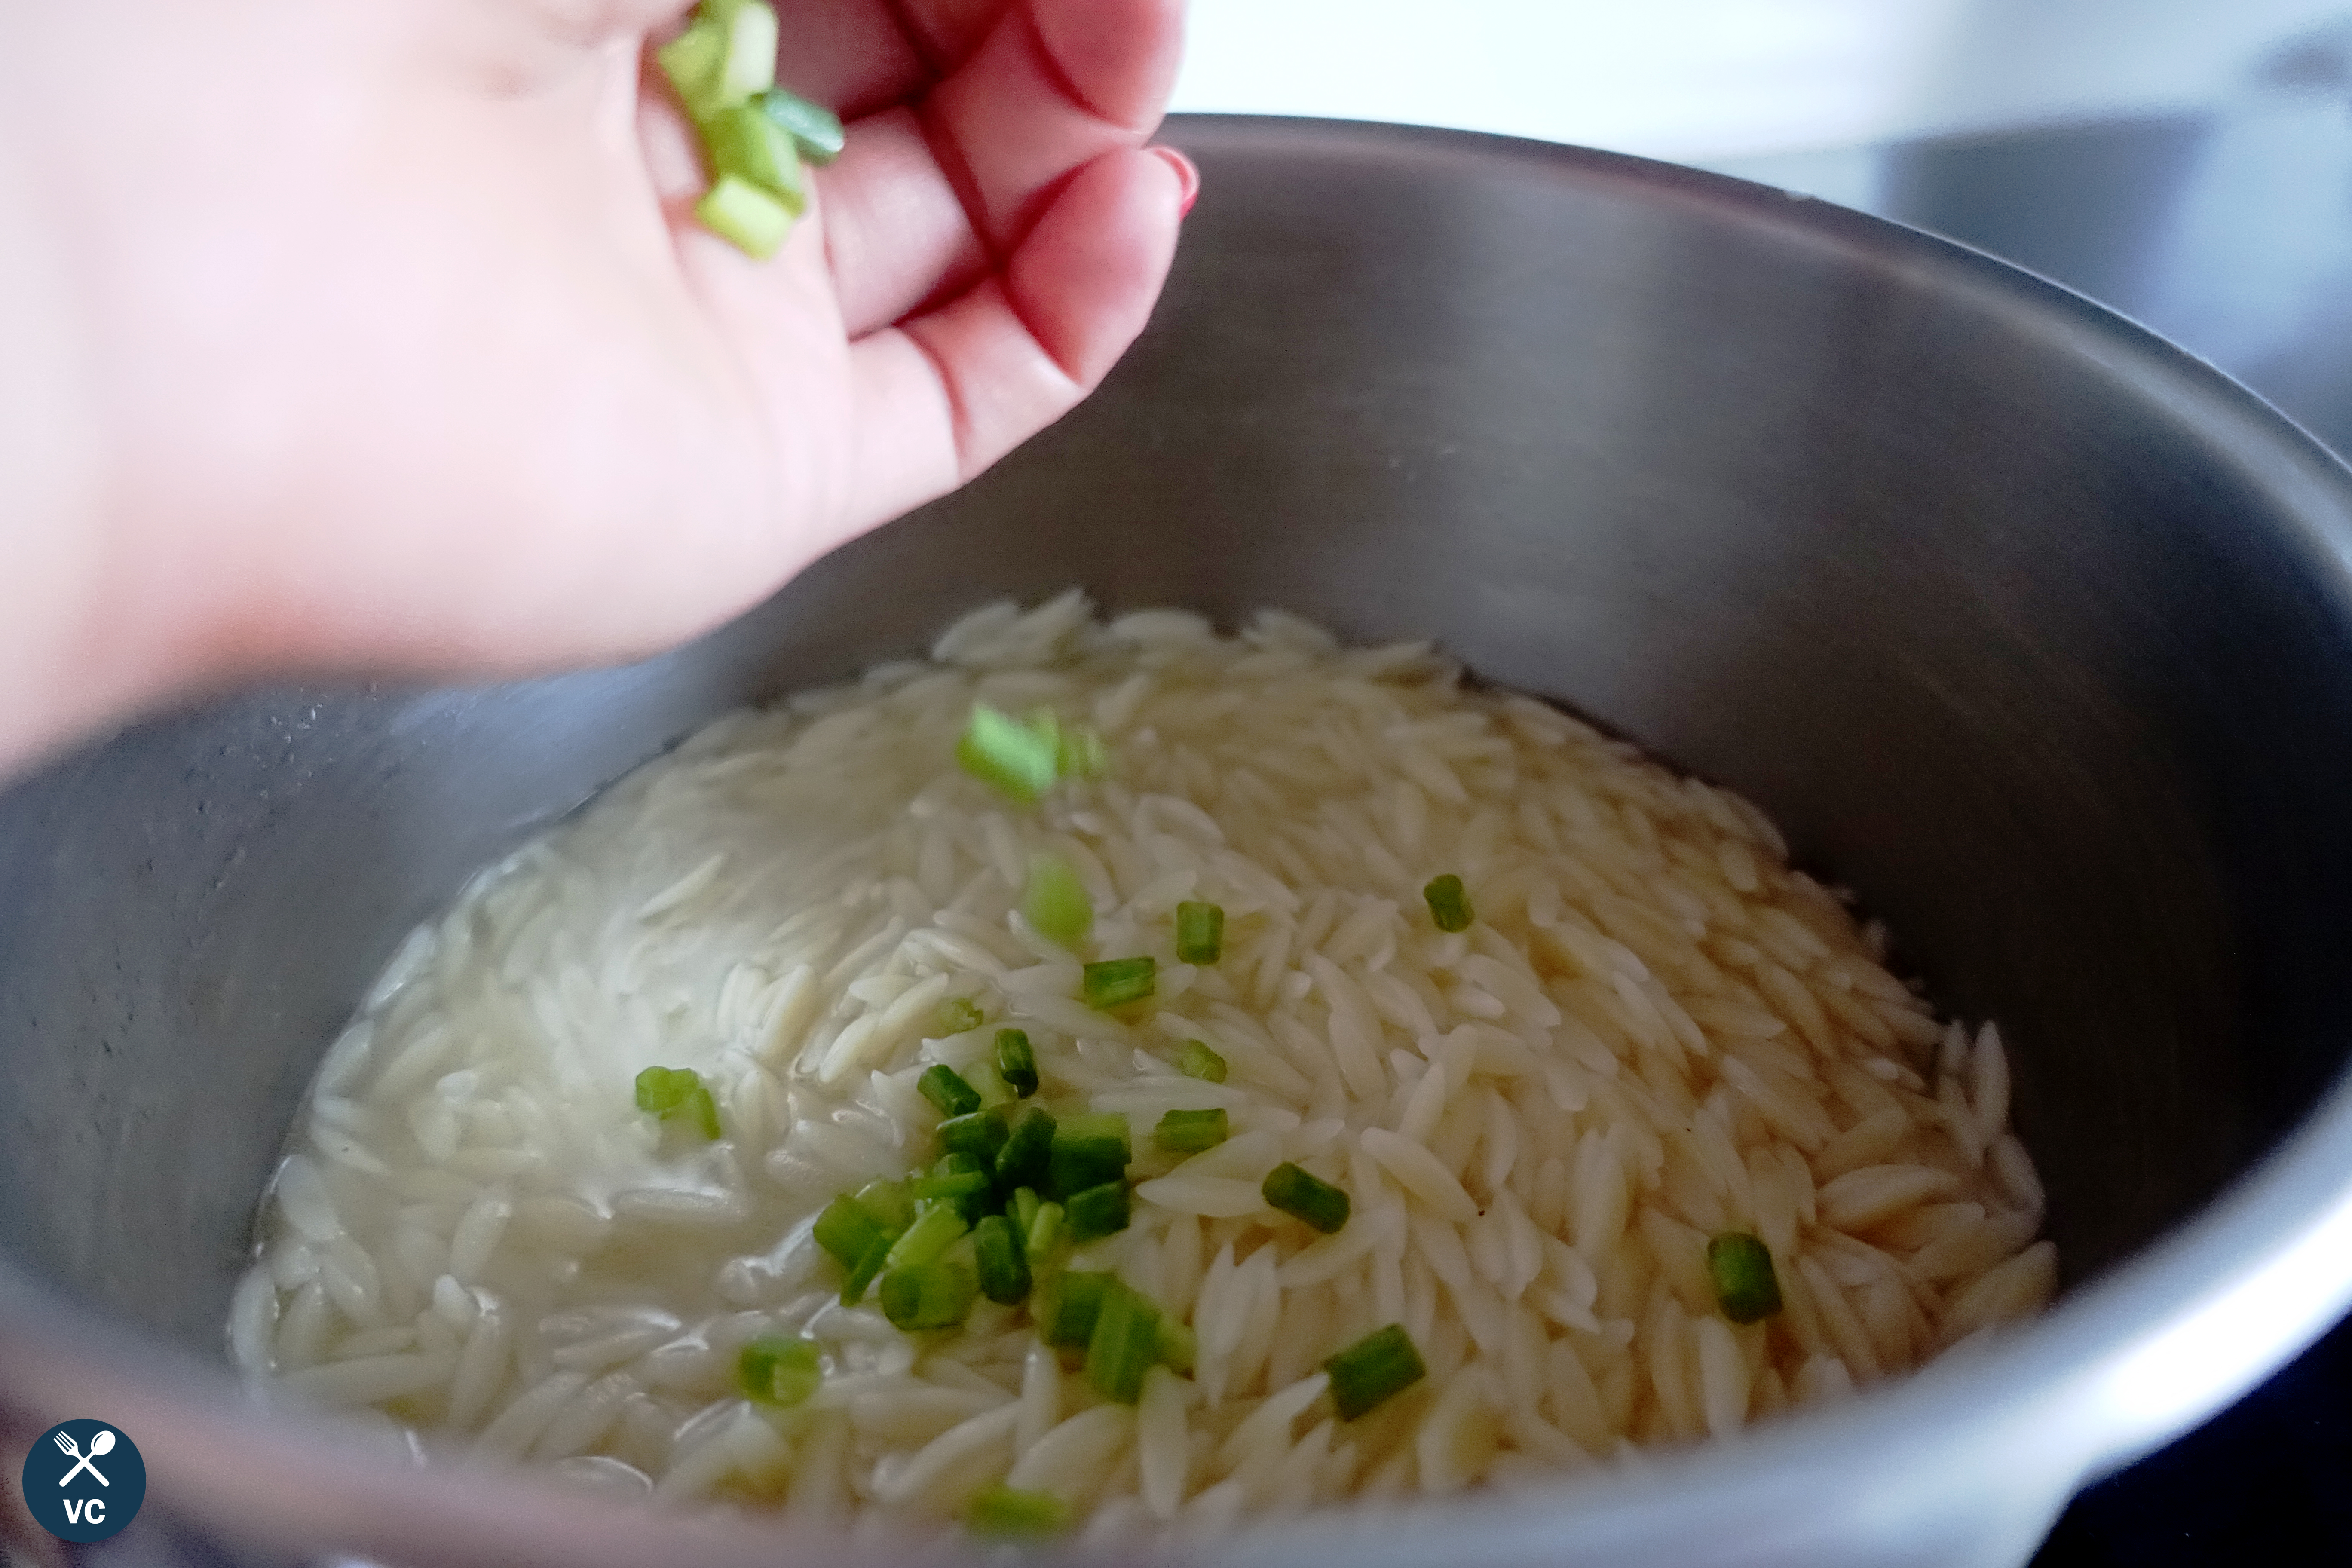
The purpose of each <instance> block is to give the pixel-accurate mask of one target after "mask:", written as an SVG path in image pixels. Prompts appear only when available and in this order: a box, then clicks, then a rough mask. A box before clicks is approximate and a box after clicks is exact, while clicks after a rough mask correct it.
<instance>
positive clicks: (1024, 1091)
mask: <svg viewBox="0 0 2352 1568" xmlns="http://www.w3.org/2000/svg"><path fill="white" fill-rule="evenodd" d="M996 1075H997V1076H998V1077H999V1078H1001V1079H1003V1080H1004V1081H1005V1082H1006V1083H1007V1084H1008V1085H1010V1086H1011V1088H1012V1089H1013V1093H1015V1094H1017V1095H1019V1096H1020V1097H1021V1098H1022V1099H1024V1100H1026V1099H1028V1098H1029V1097H1030V1096H1031V1095H1033V1094H1034V1093H1036V1092H1037V1083H1038V1079H1037V1053H1036V1052H1035V1051H1034V1050H1033V1049H1031V1048H1030V1046H1029V1037H1028V1036H1027V1035H1026V1034H1024V1033H1023V1032H1022V1031H1021V1030H1019V1029H999V1030H997V1031H996Z"/></svg>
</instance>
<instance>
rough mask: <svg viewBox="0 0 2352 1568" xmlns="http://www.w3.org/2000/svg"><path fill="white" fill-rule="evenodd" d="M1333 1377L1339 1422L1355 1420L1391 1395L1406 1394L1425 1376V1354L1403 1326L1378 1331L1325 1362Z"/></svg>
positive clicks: (1324, 1368)
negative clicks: (1416, 1345)
mask: <svg viewBox="0 0 2352 1568" xmlns="http://www.w3.org/2000/svg"><path fill="white" fill-rule="evenodd" d="M1323 1370H1324V1371H1325V1372H1328V1373H1330V1374H1331V1403H1332V1404H1333V1405H1338V1406H1339V1419H1340V1420H1342V1421H1353V1420H1354V1419H1355V1418H1356V1417H1357V1416H1359V1415H1363V1414H1364V1413H1365V1412H1366V1411H1368V1410H1370V1409H1371V1408H1373V1407H1374V1406H1375V1405H1379V1404H1381V1402H1382V1401H1383V1400H1386V1399H1387V1398H1389V1397H1390V1396H1391V1394H1402V1393H1403V1392H1404V1391H1405V1390H1406V1389H1408V1388H1411V1387H1412V1385H1413V1384H1416V1383H1419V1382H1420V1381H1421V1380H1422V1378H1423V1376H1425V1375H1426V1374H1427V1373H1428V1371H1429V1369H1428V1368H1427V1367H1425V1366H1423V1364H1422V1362H1421V1352H1419V1351H1417V1350H1415V1349H1414V1348H1413V1343H1412V1336H1410V1335H1408V1334H1407V1333H1406V1332H1405V1331H1404V1325H1403V1324H1402V1323H1391V1324H1390V1325H1389V1326H1388V1327H1387V1328H1385V1329H1375V1330H1374V1331H1371V1332H1370V1333H1369V1334H1366V1335H1365V1336H1364V1337H1363V1338H1362V1339H1360V1340H1358V1341H1357V1342H1355V1343H1354V1344H1352V1345H1349V1347H1348V1348H1347V1349H1346V1350H1343V1351H1341V1352H1339V1354H1337V1355H1335V1356H1332V1357H1331V1358H1330V1359H1328V1361H1326V1362H1324V1363H1323Z"/></svg>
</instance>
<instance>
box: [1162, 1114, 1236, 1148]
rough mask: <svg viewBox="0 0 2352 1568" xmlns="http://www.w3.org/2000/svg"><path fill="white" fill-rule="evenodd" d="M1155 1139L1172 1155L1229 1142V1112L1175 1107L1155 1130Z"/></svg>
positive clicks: (1163, 1117)
mask: <svg viewBox="0 0 2352 1568" xmlns="http://www.w3.org/2000/svg"><path fill="white" fill-rule="evenodd" d="M1151 1141H1152V1142H1154V1143H1156V1144H1158V1145H1159V1146H1160V1148H1161V1149H1162V1150H1165V1151H1166V1152H1169V1153H1171V1154H1197V1153H1199V1152H1201V1151H1202V1150H1203V1149H1213V1148H1215V1147H1216V1146H1217V1145H1218V1144H1220V1143H1222V1142H1224V1141H1225V1113H1224V1111H1223V1109H1218V1110H1171V1111H1170V1112H1168V1114H1166V1115H1165V1116H1162V1117H1161V1118H1160V1125H1159V1126H1158V1127H1156V1128H1154V1129H1153V1130H1152V1132H1151Z"/></svg>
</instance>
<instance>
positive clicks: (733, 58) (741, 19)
mask: <svg viewBox="0 0 2352 1568" xmlns="http://www.w3.org/2000/svg"><path fill="white" fill-rule="evenodd" d="M714 11H715V12H717V13H718V15H717V16H713V17H712V19H713V20H716V21H718V22H719V23H720V24H721V25H722V26H725V28H726V29H727V52H726V54H725V55H724V56H723V57H722V58H721V59H720V63H719V106H720V107H721V108H724V107H727V106H729V105H731V104H738V103H741V102H742V101H743V100H746V99H748V98H750V97H751V95H752V94H754V93H760V92H765V91H767V90H768V89H770V88H772V87H773V86H775V85H776V41H777V27H776V14H775V12H774V11H772V10H771V9H770V8H769V7H768V5H766V3H765V0H730V4H727V5H719V6H708V5H706V6H705V7H704V15H705V16H711V15H712V13H713V12H714Z"/></svg>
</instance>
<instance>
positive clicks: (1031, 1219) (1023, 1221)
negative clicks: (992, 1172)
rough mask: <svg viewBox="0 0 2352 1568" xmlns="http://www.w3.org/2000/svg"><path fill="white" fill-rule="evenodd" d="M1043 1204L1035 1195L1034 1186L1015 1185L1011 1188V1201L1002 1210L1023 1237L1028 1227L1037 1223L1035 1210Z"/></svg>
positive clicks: (1026, 1233) (1042, 1206)
mask: <svg viewBox="0 0 2352 1568" xmlns="http://www.w3.org/2000/svg"><path fill="white" fill-rule="evenodd" d="M1044 1207H1045V1203H1044V1201H1043V1200H1041V1199H1040V1198H1039V1197H1038V1196H1037V1189H1036V1188H1034V1187H1015V1188H1013V1201H1012V1203H1011V1204H1010V1205H1007V1206H1006V1208H1005V1211H1004V1212H1005V1215H1006V1217H1007V1218H1009V1219H1011V1220H1012V1221H1013V1228H1014V1229H1015V1230H1017V1231H1019V1232H1020V1233H1021V1234H1022V1236H1023V1237H1024V1238H1025V1237H1027V1236H1028V1234H1029V1230H1030V1227H1031V1226H1034V1225H1035V1224H1036V1223H1037V1211H1038V1210H1039V1209H1041V1208H1044ZM1024 1245H1025V1242H1024Z"/></svg>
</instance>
